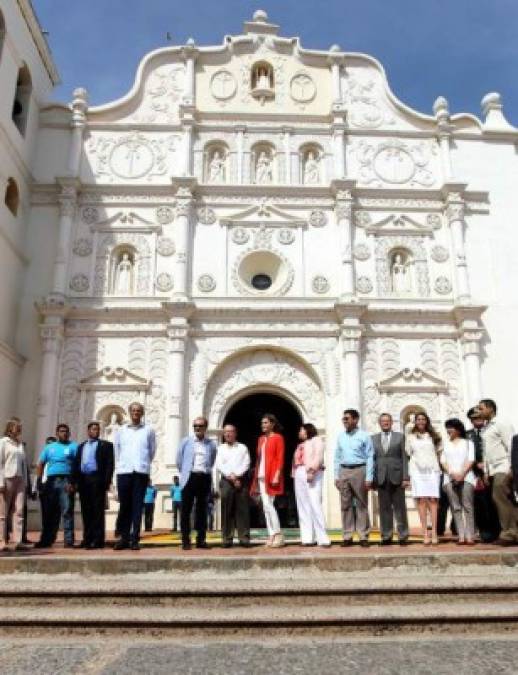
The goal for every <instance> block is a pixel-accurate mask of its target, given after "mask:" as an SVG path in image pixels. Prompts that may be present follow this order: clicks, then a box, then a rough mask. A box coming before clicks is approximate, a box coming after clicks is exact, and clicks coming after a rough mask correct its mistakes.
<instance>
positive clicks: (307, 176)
mask: <svg viewBox="0 0 518 675" xmlns="http://www.w3.org/2000/svg"><path fill="white" fill-rule="evenodd" d="M317 183H320V166H319V159H318V157H315V153H314V152H312V151H310V152H308V155H307V157H306V161H305V163H304V185H316V184H317Z"/></svg>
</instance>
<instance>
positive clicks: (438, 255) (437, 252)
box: [431, 244, 450, 263]
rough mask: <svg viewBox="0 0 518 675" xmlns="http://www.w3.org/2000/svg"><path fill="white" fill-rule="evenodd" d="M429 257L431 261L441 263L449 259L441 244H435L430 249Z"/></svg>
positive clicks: (447, 252)
mask: <svg viewBox="0 0 518 675" xmlns="http://www.w3.org/2000/svg"><path fill="white" fill-rule="evenodd" d="M431 256H432V260H435V262H438V263H443V262H446V261H447V260H448V258H449V257H450V253H449V251H448V249H447V248H446V247H445V246H442V245H441V244H436V245H435V246H434V247H433V248H432V251H431Z"/></svg>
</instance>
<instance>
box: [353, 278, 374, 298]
mask: <svg viewBox="0 0 518 675" xmlns="http://www.w3.org/2000/svg"><path fill="white" fill-rule="evenodd" d="M372 289H373V285H372V281H371V280H370V279H369V277H365V276H363V277H358V279H357V280H356V290H357V291H358V293H363V294H368V293H372Z"/></svg>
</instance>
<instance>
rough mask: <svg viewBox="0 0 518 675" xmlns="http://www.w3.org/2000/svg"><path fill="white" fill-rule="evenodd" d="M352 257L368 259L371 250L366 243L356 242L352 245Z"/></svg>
mask: <svg viewBox="0 0 518 675" xmlns="http://www.w3.org/2000/svg"><path fill="white" fill-rule="evenodd" d="M354 257H355V258H356V260H368V259H369V258H370V257H371V250H370V248H369V247H368V246H367V244H356V246H355V247H354Z"/></svg>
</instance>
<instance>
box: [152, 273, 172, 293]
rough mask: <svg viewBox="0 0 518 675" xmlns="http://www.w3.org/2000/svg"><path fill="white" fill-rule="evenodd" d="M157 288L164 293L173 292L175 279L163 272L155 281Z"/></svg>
mask: <svg viewBox="0 0 518 675" xmlns="http://www.w3.org/2000/svg"><path fill="white" fill-rule="evenodd" d="M155 286H156V288H157V290H159V291H161V292H162V293H166V292H167V291H171V290H172V289H173V286H174V282H173V277H172V276H171V275H170V274H169V273H168V272H161V273H160V274H158V275H157V278H156V279H155Z"/></svg>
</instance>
